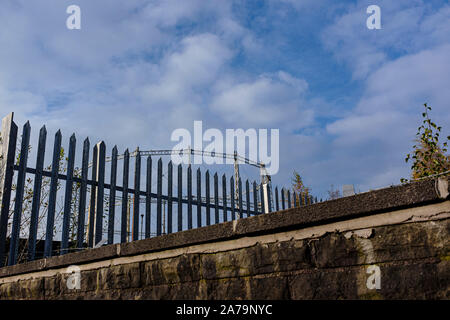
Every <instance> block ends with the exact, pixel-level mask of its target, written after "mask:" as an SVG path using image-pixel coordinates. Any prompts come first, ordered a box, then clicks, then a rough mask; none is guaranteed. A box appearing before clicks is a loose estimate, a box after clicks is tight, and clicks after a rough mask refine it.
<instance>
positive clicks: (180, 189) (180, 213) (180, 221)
mask: <svg viewBox="0 0 450 320" xmlns="http://www.w3.org/2000/svg"><path fill="white" fill-rule="evenodd" d="M182 198H183V168H182V167H181V164H179V165H178V218H177V225H178V231H182V230H183V202H182Z"/></svg>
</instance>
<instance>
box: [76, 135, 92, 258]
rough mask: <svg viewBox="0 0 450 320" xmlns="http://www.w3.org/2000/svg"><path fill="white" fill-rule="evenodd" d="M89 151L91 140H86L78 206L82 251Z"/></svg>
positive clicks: (78, 246)
mask: <svg viewBox="0 0 450 320" xmlns="http://www.w3.org/2000/svg"><path fill="white" fill-rule="evenodd" d="M89 149H90V143H89V139H88V138H86V139H85V140H84V143H83V159H82V165H81V183H80V204H79V206H78V228H77V248H78V249H82V248H83V245H84V225H85V216H86V199H87V178H88V166H89Z"/></svg>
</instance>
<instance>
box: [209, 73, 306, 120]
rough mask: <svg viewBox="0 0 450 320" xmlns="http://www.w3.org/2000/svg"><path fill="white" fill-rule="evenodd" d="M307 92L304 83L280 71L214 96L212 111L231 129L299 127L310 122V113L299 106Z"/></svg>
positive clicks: (238, 83)
mask: <svg viewBox="0 0 450 320" xmlns="http://www.w3.org/2000/svg"><path fill="white" fill-rule="evenodd" d="M307 88H308V85H307V83H306V81H305V80H303V79H297V78H295V77H293V76H291V75H289V74H288V73H286V72H282V71H280V72H278V73H277V74H275V75H262V76H260V77H259V78H257V79H255V80H253V81H246V82H237V83H231V84H230V85H229V86H228V87H226V88H222V89H221V90H220V92H218V93H217V95H216V96H215V98H214V99H213V102H212V108H213V110H214V111H215V112H216V113H217V114H219V115H220V116H221V117H222V118H224V119H225V120H226V121H227V122H228V123H233V124H235V125H242V124H246V126H251V125H254V126H265V127H267V126H270V125H283V128H286V127H292V126H297V127H302V126H304V125H305V124H308V123H309V122H310V121H312V112H311V111H310V110H307V109H306V108H305V106H304V105H303V104H302V103H303V100H304V99H303V97H304V94H305V91H306V90H307ZM292 119H296V121H294V122H293V121H292Z"/></svg>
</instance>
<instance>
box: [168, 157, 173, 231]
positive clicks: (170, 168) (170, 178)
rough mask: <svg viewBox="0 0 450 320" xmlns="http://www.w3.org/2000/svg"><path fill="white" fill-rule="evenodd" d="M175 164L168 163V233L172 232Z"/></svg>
mask: <svg viewBox="0 0 450 320" xmlns="http://www.w3.org/2000/svg"><path fill="white" fill-rule="evenodd" d="M172 184H173V165H172V161H169V164H168V165H167V233H172V223H173V222H172V200H173V199H172V191H173V186H172Z"/></svg>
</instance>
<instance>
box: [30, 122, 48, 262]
mask: <svg viewBox="0 0 450 320" xmlns="http://www.w3.org/2000/svg"><path fill="white" fill-rule="evenodd" d="M46 141H47V129H46V128H45V126H43V127H42V128H41V130H40V132H39V145H38V149H37V157H36V175H35V177H34V187H33V190H41V188H42V170H43V169H44V157H45V144H46ZM40 203H41V193H40V192H33V203H32V205H31V217H30V232H29V235H28V261H32V260H34V258H35V255H36V238H37V229H38V222H39V208H40Z"/></svg>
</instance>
